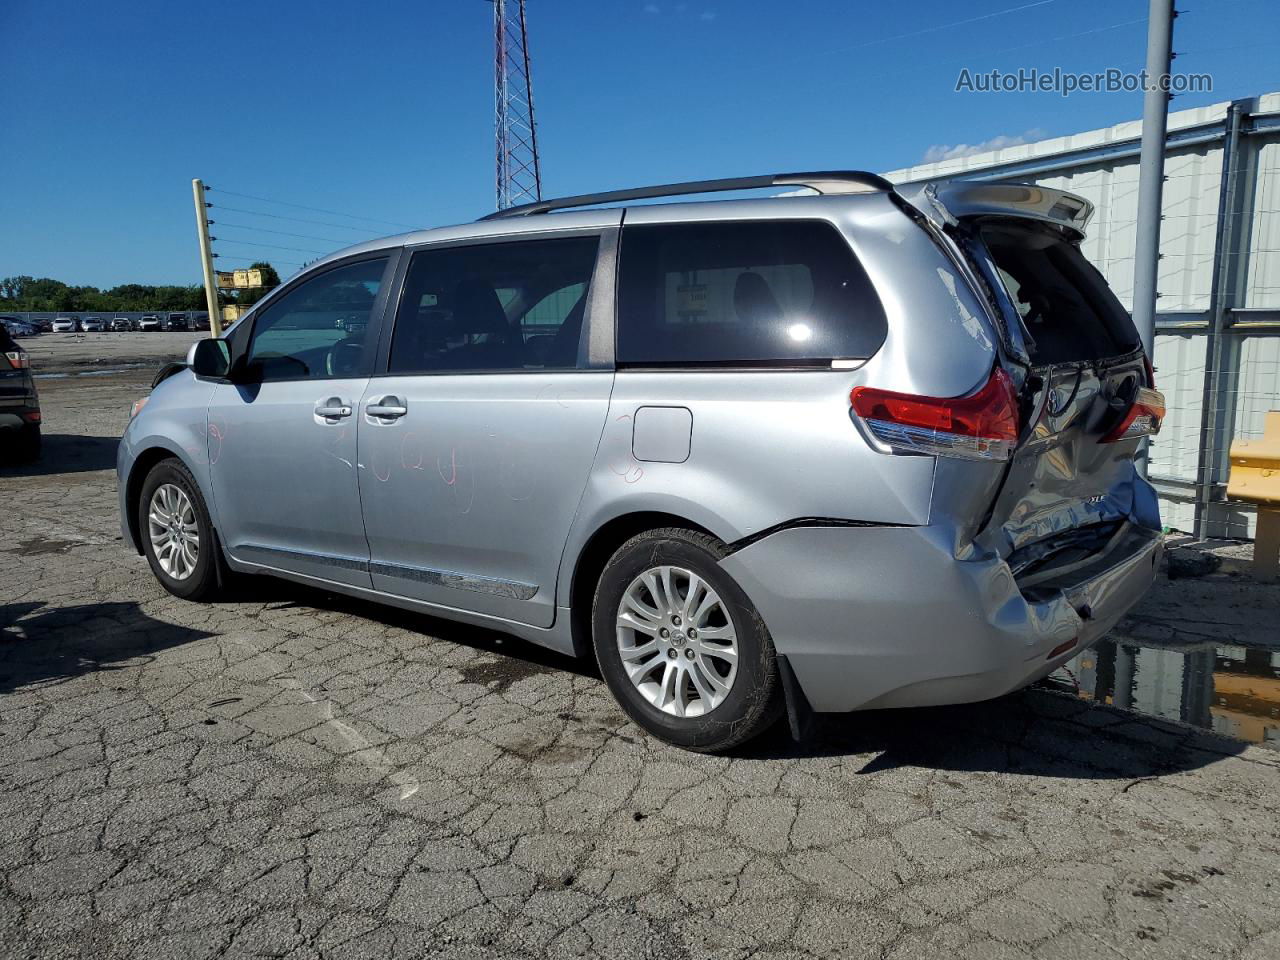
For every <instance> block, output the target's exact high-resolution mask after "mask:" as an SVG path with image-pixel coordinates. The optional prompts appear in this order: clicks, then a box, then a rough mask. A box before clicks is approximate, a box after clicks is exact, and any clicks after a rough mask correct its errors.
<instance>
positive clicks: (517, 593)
mask: <svg viewBox="0 0 1280 960" xmlns="http://www.w3.org/2000/svg"><path fill="white" fill-rule="evenodd" d="M237 552H239V553H241V554H244V553H256V554H267V555H269V556H272V557H279V558H282V559H284V558H288V559H293V560H305V561H307V562H310V563H316V564H321V565H323V566H330V567H335V568H338V569H342V570H358V571H360V572H361V573H368V574H372V575H377V576H384V577H394V578H396V579H398V580H413V581H416V582H418V583H427V584H431V585H432V586H436V587H452V588H454V589H456V590H470V591H471V592H472V593H488V594H493V595H495V596H499V597H510V598H511V599H513V600H532V599H533V598H534V596H536V595H537V593H538V585H537V584H534V583H521V582H520V581H518V580H502V579H499V578H497V577H482V576H479V575H478V574H472V573H459V572H458V571H456V570H436V569H433V568H431V567H414V566H409V565H407V564H400V563H385V562H383V561H377V560H374V561H371V560H362V559H360V558H359V557H343V556H338V555H336V554H330V553H314V552H312V551H310V550H287V549H285V548H283V547H267V546H262V545H261V544H256V543H246V544H242V545H241V546H240V547H239V549H238V551H237ZM242 559H243V560H245V561H247V562H249V563H252V562H253V561H252V560H251V559H249V558H248V557H242ZM375 589H376V588H375Z"/></svg>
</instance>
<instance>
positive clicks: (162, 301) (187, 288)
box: [0, 262, 280, 313]
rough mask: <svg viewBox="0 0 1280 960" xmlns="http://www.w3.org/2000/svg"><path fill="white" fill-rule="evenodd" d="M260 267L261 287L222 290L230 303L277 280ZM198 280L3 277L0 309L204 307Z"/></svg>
mask: <svg viewBox="0 0 1280 960" xmlns="http://www.w3.org/2000/svg"><path fill="white" fill-rule="evenodd" d="M250 269H254V270H261V271H262V282H263V286H262V288H261V289H254V290H241V291H238V292H235V293H232V292H230V291H228V292H226V293H224V294H223V296H224V297H225V298H226V300H227V302H229V303H242V304H248V303H254V302H256V301H257V300H260V299H261V298H262V297H263V296H264V295H265V294H266V292H267V291H268V290H270V289H271V288H272V287H274V286H276V285H277V284H279V283H280V275H279V274H278V273H276V271H275V268H274V267H272V266H271V264H269V263H265V262H262V263H255V264H254V265H253V267H251V268H250ZM207 309H208V304H207V303H206V302H205V296H204V287H203V286H202V285H201V284H198V283H193V284H187V285H183V284H161V285H154V284H147V283H122V284H120V285H118V286H115V287H111V288H110V289H107V290H102V289H99V288H98V287H88V286H83V287H78V286H71V285H70V284H66V283H63V282H62V281H61V280H54V279H53V278H52V277H26V276H19V277H4V278H3V279H0V311H2V310H9V311H13V312H22V313H110V312H111V311H113V310H120V311H140V310H174V311H178V310H181V311H192V310H207Z"/></svg>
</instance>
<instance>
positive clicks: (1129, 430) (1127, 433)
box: [1102, 387, 1164, 443]
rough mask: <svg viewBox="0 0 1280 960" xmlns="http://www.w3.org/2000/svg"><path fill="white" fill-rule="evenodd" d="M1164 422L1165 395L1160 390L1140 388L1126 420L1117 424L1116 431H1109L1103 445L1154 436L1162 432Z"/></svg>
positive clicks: (1103, 439)
mask: <svg viewBox="0 0 1280 960" xmlns="http://www.w3.org/2000/svg"><path fill="white" fill-rule="evenodd" d="M1163 420H1164V394H1163V393H1161V392H1160V391H1159V390H1152V389H1149V388H1148V387H1139V388H1138V393H1137V395H1136V396H1135V397H1134V398H1133V404H1132V405H1131V406H1130V407H1129V411H1128V412H1127V413H1126V414H1125V415H1124V419H1123V420H1121V421H1120V422H1119V423H1118V424H1116V426H1115V428H1114V429H1112V430H1110V431H1108V433H1107V435H1106V436H1105V437H1103V438H1102V443H1117V442H1118V441H1120V440H1132V439H1134V438H1135V437H1149V436H1152V435H1154V434H1157V433H1159V432H1160V423H1161V421H1163Z"/></svg>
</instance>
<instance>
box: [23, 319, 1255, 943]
mask: <svg viewBox="0 0 1280 960" xmlns="http://www.w3.org/2000/svg"><path fill="white" fill-rule="evenodd" d="M193 336H194V335H193V334H102V335H88V336H81V337H72V336H63V337H58V336H45V337H42V338H37V339H34V340H31V341H27V343H28V347H29V349H31V352H32V354H33V357H34V363H35V365H36V366H37V368H38V369H39V371H40V372H41V373H49V372H62V373H68V374H71V375H70V376H67V377H66V378H63V379H56V378H55V379H45V380H42V381H41V382H40V389H41V394H42V398H43V402H44V413H45V430H46V438H47V442H46V448H45V450H46V452H45V457H44V459H43V461H42V462H41V463H40V464H39V465H37V466H35V467H32V468H23V469H14V468H8V469H4V470H0V504H3V506H2V507H0V603H2V604H3V607H2V608H0V609H2V612H0V955H2V956H5V957H26V956H30V957H42V958H43V957H62V956H76V957H80V956H84V957H95V958H100V957H129V958H131V960H136V958H143V957H174V958H184V960H186V958H200V957H206V956H234V957H242V956H243V957H249V956H261V957H268V956H269V957H290V958H311V957H342V958H351V957H370V958H378V960H386V958H393V957H428V956H429V957H436V956H440V957H457V958H476V957H530V958H532V957H544V956H546V957H561V956H591V957H655V958H665V957H671V958H691V960H701V958H730V957H733V958H744V957H751V956H760V957H774V958H782V957H787V958H793V957H794V958H799V957H810V956H815V957H864V956H865V957H894V958H897V957H902V958H913V960H914V958H923V957H932V956H943V955H945V956H948V957H955V958H967V957H974V958H982V960H999V958H1005V957H1023V956H1034V957H1045V958H1050V957H1088V958H1097V957H1121V956H1123V957H1150V958H1160V960H1167V958H1173V957H1233V958H1241V960H1245V958H1253V960H1263V958H1275V957H1277V956H1280V753H1277V752H1274V751H1272V750H1268V749H1264V748H1260V747H1256V746H1249V745H1246V744H1243V743H1241V742H1238V741H1234V740H1228V739H1224V738H1220V737H1218V736H1215V735H1213V734H1211V733H1208V732H1205V731H1202V730H1198V729H1195V728H1192V727H1188V726H1182V725H1180V724H1175V723H1170V722H1165V721H1161V720H1154V719H1150V718H1145V717H1142V716H1139V715H1137V714H1133V713H1128V712H1124V711H1120V710H1115V709H1112V708H1110V707H1107V706H1098V705H1092V704H1090V703H1087V702H1085V701H1083V700H1081V699H1078V698H1076V697H1073V696H1069V695H1066V694H1062V693H1057V692H1050V691H1046V690H1032V691H1028V692H1024V693H1022V694H1018V695H1016V696H1012V697H1009V698H1006V699H1003V700H1000V701H996V702H992V703H987V704H980V705H975V706H967V707H957V708H948V709H938V710H918V711H903V712H883V713H875V714H862V715H854V716H851V717H838V718H826V719H823V720H822V721H821V722H820V723H819V724H818V726H817V729H816V730H815V731H814V732H813V734H812V736H811V737H810V738H809V739H807V740H806V741H805V742H804V743H802V744H798V745H797V744H794V743H792V742H791V740H790V738H789V736H788V735H787V734H786V732H785V730H780V731H778V732H777V733H776V735H772V736H770V737H769V738H767V739H766V740H765V741H764V742H762V743H758V744H755V745H753V746H752V747H751V748H749V749H747V750H744V751H743V752H741V753H739V754H738V755H736V756H734V757H730V758H723V757H704V756H697V755H694V754H689V753H684V752H681V751H679V750H675V749H671V748H668V747H666V746H663V745H661V744H659V743H657V742H655V741H653V740H651V739H649V738H647V737H645V736H644V735H642V734H641V733H640V731H639V730H638V729H636V728H635V727H634V726H632V725H630V724H628V723H627V722H625V719H624V717H623V714H622V713H621V711H620V710H619V709H618V708H617V707H615V706H614V704H613V702H612V701H611V700H610V698H609V696H608V694H607V692H606V691H605V689H604V686H603V684H602V682H601V681H600V680H599V679H598V677H597V676H596V675H595V672H594V668H593V667H592V666H591V665H589V664H580V663H574V662H571V661H567V660H564V659H562V658H560V657H557V656H555V655H552V654H549V653H546V652H544V651H540V650H538V649H536V648H533V647H530V646H527V645H525V644H523V643H521V642H519V641H517V640H514V639H509V638H504V637H502V636H501V635H498V634H494V633H489V632H486V631H480V630H475V629H471V628H465V627H460V626H456V625H451V624H447V623H443V622H439V621H435V620H431V619H428V618H424V617H417V616H412V615H407V614H404V613H400V612H396V611H392V610H385V609H381V608H377V607H374V606H370V605H367V604H362V603H358V602H354V601H351V600H347V599H342V598H338V597H335V596H330V595H327V594H324V593H320V592H316V591H310V590H305V589H302V588H300V587H296V586H291V585H287V584H284V583H278V582H272V581H268V580H265V579H264V580H262V581H261V582H259V583H256V584H254V585H253V586H252V592H250V593H246V594H244V595H242V596H241V597H239V598H237V599H236V601H235V602H228V603H220V604H216V605H209V606H197V605H192V604H187V603H183V602H180V601H177V600H175V599H173V598H171V597H170V596H169V595H167V594H165V593H164V592H162V591H161V589H160V588H159V586H158V585H157V584H156V583H155V581H154V580H153V579H152V577H151V576H150V573H149V571H148V570H147V567H146V565H145V563H144V561H143V560H142V559H141V558H139V557H137V556H135V555H134V554H133V553H132V552H131V551H130V550H128V549H126V548H125V547H124V545H123V544H122V543H121V541H120V538H119V533H118V521H117V517H116V500H115V475H114V457H115V438H116V437H117V436H118V435H119V433H120V431H121V430H122V428H123V426H124V423H125V420H126V417H127V411H128V406H129V403H130V402H131V401H132V400H133V399H135V398H136V397H137V396H138V395H140V394H142V393H144V392H145V391H146V388H147V384H148V383H149V380H150V375H151V370H150V369H148V368H146V367H136V368H134V367H129V366H128V364H131V363H135V362H137V363H146V364H149V365H150V366H152V367H154V365H155V358H156V357H157V356H162V355H180V354H181V353H182V352H183V351H184V349H185V346H186V344H187V343H189V342H190V340H191V339H192V337H193ZM95 368H98V369H121V368H123V369H122V372H118V373H109V374H105V375H98V376H76V375H75V374H77V373H84V372H94V369H95ZM1188 583H1193V584H1194V586H1193V587H1189V586H1188ZM1278 590H1280V588H1276V587H1258V586H1256V585H1252V584H1247V583H1244V582H1242V581H1240V580H1239V579H1238V578H1236V579H1232V578H1225V577H1223V578H1221V579H1213V578H1208V579H1200V580H1195V581H1179V582H1178V583H1176V584H1174V585H1172V586H1171V585H1170V584H1168V582H1167V581H1166V582H1165V583H1162V584H1161V585H1160V586H1159V587H1158V588H1157V590H1156V591H1154V592H1153V594H1152V596H1151V597H1150V598H1148V600H1147V601H1146V602H1144V604H1143V605H1142V606H1141V607H1140V608H1139V609H1138V610H1137V611H1136V612H1135V615H1134V616H1133V617H1132V618H1130V620H1129V621H1126V623H1125V624H1122V626H1121V632H1122V633H1123V632H1125V631H1131V632H1133V633H1141V634H1142V635H1143V637H1144V638H1147V639H1149V638H1150V637H1152V636H1155V637H1157V638H1158V637H1159V636H1163V635H1167V636H1169V637H1176V636H1177V635H1179V632H1180V631H1181V632H1182V633H1183V634H1185V633H1186V632H1187V631H1191V632H1193V633H1195V634H1196V635H1197V636H1211V637H1213V636H1216V637H1219V638H1220V639H1221V640H1222V642H1226V643H1230V642H1233V640H1232V638H1233V637H1234V636H1235V635H1236V633H1238V632H1241V631H1243V632H1249V631H1253V632H1255V633H1257V634H1259V635H1264V636H1263V639H1264V641H1265V639H1266V637H1265V635H1267V634H1269V633H1270V632H1271V631H1274V624H1275V622H1276V615H1277V614H1280V604H1278V603H1277V598H1276V592H1277V591H1278ZM1264 624H1271V627H1270V628H1265V627H1264ZM940 629H943V628H942V626H941V625H940ZM1162 631H1163V633H1162ZM1215 631H1216V633H1215ZM1237 642H1238V641H1237ZM1271 642H1275V639H1274V636H1272V637H1271Z"/></svg>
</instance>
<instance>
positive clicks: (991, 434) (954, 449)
mask: <svg viewBox="0 0 1280 960" xmlns="http://www.w3.org/2000/svg"><path fill="white" fill-rule="evenodd" d="M849 399H850V401H851V402H852V403H853V411H854V413H856V414H857V415H858V416H859V417H861V418H862V420H863V422H864V423H866V425H867V428H868V429H869V430H870V431H871V433H872V434H873V435H874V436H875V438H876V439H877V440H879V441H880V442H881V443H884V444H885V445H887V446H888V447H890V448H892V449H893V450H897V451H901V452H904V453H929V454H934V455H935V456H940V457H965V458H967V459H972V460H1007V459H1008V457H1009V454H1010V453H1011V452H1012V451H1013V448H1014V446H1015V444H1017V442H1018V392H1017V390H1016V389H1015V388H1014V385H1013V381H1012V380H1011V379H1010V378H1009V375H1008V374H1007V373H1005V372H1004V370H1002V369H1001V368H1000V367H996V368H995V369H993V370H992V371H991V376H990V377H989V378H988V380H987V382H986V383H985V384H984V385H983V386H982V387H981V388H980V389H979V390H977V391H976V392H975V393H971V394H969V395H968V396H966V397H918V396H914V395H912V394H907V393H893V392H892V391H889V390H878V389H876V388H875V387H854V388H853V392H852V393H850V394H849Z"/></svg>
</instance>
